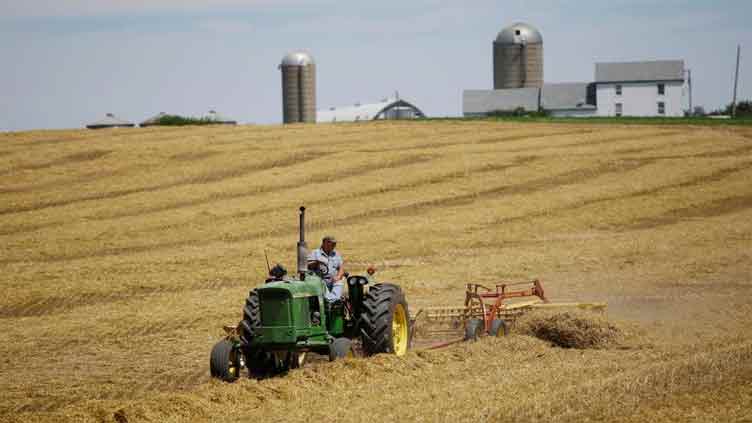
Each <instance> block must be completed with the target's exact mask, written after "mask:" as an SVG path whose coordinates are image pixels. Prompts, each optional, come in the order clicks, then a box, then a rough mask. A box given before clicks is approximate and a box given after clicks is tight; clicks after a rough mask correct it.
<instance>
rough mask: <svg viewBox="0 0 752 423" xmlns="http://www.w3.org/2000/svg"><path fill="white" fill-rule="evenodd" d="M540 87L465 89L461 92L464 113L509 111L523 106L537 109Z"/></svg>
mask: <svg viewBox="0 0 752 423" xmlns="http://www.w3.org/2000/svg"><path fill="white" fill-rule="evenodd" d="M539 95H540V88H535V87H530V88H513V89H506V90H465V91H463V92H462V112H463V113H464V114H486V113H490V112H494V111H497V110H498V111H505V112H507V111H508V112H511V111H514V110H516V109H518V108H520V107H521V108H523V109H525V111H527V112H537V111H538V97H539Z"/></svg>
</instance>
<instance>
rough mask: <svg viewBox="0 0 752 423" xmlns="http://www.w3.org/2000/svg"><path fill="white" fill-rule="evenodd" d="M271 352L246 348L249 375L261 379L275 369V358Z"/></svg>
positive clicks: (246, 365) (246, 363) (246, 364)
mask: <svg viewBox="0 0 752 423" xmlns="http://www.w3.org/2000/svg"><path fill="white" fill-rule="evenodd" d="M270 356H271V354H269V353H267V352H264V351H259V350H250V349H248V350H246V353H245V367H246V368H247V369H248V376H249V377H252V378H255V379H261V378H263V377H265V376H267V375H269V374H270V373H272V372H273V370H274V360H273V359H272V358H271V357H270Z"/></svg>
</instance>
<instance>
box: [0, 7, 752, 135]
mask: <svg viewBox="0 0 752 423" xmlns="http://www.w3.org/2000/svg"><path fill="white" fill-rule="evenodd" d="M517 21H525V22H528V23H530V24H532V25H534V26H536V27H538V28H539V29H540V31H541V33H542V34H543V41H544V46H545V79H546V81H547V82H568V81H590V80H592V78H593V73H594V62H596V61H622V60H649V59H684V60H686V63H687V66H688V67H689V68H691V69H692V75H693V79H694V85H695V90H694V92H695V104H697V105H703V106H705V107H706V108H707V109H713V108H717V107H720V106H721V105H723V104H726V103H728V102H730V99H731V94H732V88H733V69H734V64H735V63H734V62H735V54H736V45H737V44H738V43H741V44H742V73H741V82H740V97H742V98H750V97H752V76H751V75H752V60H751V59H750V57H752V24H750V22H751V21H752V2H750V1H749V0H715V1H707V0H703V1H699V0H698V1H678V0H663V1H647V0H632V1H626V0H608V1H604V0H576V1H575V0H572V1H549V0H540V1H535V0H525V1H521V0H520V1H517V0H514V1H512V0H496V1H487V0H469V1H467V2H464V3H463V2H459V1H443V0H411V1H405V0H402V1H394V0H381V1H379V2H365V1H353V0H350V1H335V0H246V1H241V0H216V1H213V2H211V3H209V2H206V1H198V0H128V1H123V0H0V61H1V62H0V131H7V130H21V129H33V128H76V127H81V126H82V125H84V124H85V123H87V122H91V121H94V120H97V119H99V118H101V117H103V115H104V114H105V113H106V112H112V113H115V114H116V115H118V116H120V117H122V118H125V119H128V120H131V121H134V122H140V121H141V120H143V119H145V118H147V117H150V116H151V115H154V114H156V113H158V112H160V111H164V112H168V113H177V114H184V115H192V116H198V115H201V114H203V113H205V112H206V111H207V110H209V109H210V108H213V109H216V110H217V111H219V112H220V113H222V114H224V115H226V116H228V117H232V118H235V119H237V120H238V121H240V122H243V123H246V122H255V123H279V122H281V120H282V111H281V109H282V107H281V83H280V75H279V71H278V70H277V65H278V64H279V61H280V59H281V58H282V56H284V55H285V53H286V52H288V51H290V50H295V49H307V50H309V51H310V52H311V53H312V54H313V56H314V58H315V59H316V62H317V66H318V69H317V70H318V107H319V108H324V107H329V106H340V105H347V104H352V103H355V102H370V101H376V100H379V99H381V98H383V97H386V96H389V95H391V94H392V93H393V92H394V91H395V90H399V92H400V95H401V96H402V97H404V98H406V99H410V100H413V101H414V102H415V103H416V104H417V105H418V106H419V107H421V108H422V109H423V111H424V112H426V113H427V114H428V115H430V116H457V115H460V114H461V113H462V90H463V89H469V88H476V89H478V88H491V86H492V76H491V69H492V68H491V43H492V41H493V39H494V38H495V37H496V34H497V32H498V31H499V30H501V29H502V28H503V27H504V26H507V25H509V24H512V23H514V22H517ZM745 47H746V48H747V50H744V48H745Z"/></svg>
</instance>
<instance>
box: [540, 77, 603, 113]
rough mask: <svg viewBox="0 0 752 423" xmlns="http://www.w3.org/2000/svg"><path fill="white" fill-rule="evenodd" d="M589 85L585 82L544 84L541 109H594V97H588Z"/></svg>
mask: <svg viewBox="0 0 752 423" xmlns="http://www.w3.org/2000/svg"><path fill="white" fill-rule="evenodd" d="M590 85H591V84H589V83H587V82H564V83H557V84H545V85H544V86H543V95H542V96H541V107H542V108H543V109H545V110H576V109H580V110H588V109H595V99H594V98H593V97H594V96H592V95H591V96H589V95H588V87H589V86H590Z"/></svg>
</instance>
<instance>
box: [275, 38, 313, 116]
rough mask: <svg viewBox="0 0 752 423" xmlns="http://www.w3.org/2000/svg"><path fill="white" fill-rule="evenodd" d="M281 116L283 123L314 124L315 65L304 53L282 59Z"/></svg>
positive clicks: (280, 67) (292, 54)
mask: <svg viewBox="0 0 752 423" xmlns="http://www.w3.org/2000/svg"><path fill="white" fill-rule="evenodd" d="M279 69H280V70H281V71H282V116H283V121H284V123H297V122H309V123H315V122H316V63H314V61H313V57H311V55H309V54H308V53H306V52H302V51H296V52H292V53H289V54H288V55H286V56H285V57H284V58H282V63H281V64H280V65H279Z"/></svg>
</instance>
